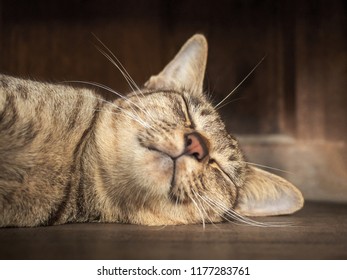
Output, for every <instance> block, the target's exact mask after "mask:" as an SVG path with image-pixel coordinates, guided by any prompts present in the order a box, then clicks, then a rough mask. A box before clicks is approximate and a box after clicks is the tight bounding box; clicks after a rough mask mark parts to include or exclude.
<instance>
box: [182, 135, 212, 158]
mask: <svg viewBox="0 0 347 280" xmlns="http://www.w3.org/2000/svg"><path fill="white" fill-rule="evenodd" d="M185 138H186V149H185V152H184V153H185V154H188V155H192V156H194V157H195V158H196V159H197V160H202V159H204V158H205V157H206V156H207V155H208V149H207V145H206V141H205V140H204V138H203V137H202V136H201V135H200V134H199V133H197V132H193V133H190V134H187V135H186V136H185Z"/></svg>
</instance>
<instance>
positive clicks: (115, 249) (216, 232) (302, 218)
mask: <svg viewBox="0 0 347 280" xmlns="http://www.w3.org/2000/svg"><path fill="white" fill-rule="evenodd" d="M257 220H261V221H264V222H284V223H290V224H292V226H286V227H276V228H271V227H268V228H262V227H253V226H244V225H234V224H229V223H226V224H216V225H207V226H206V229H205V230H204V229H203V228H202V225H189V226H169V227H164V228H161V227H146V226H136V225H126V224H70V225H62V226H53V227H41V228H20V229H16V228H6V229H0V246H1V250H0V259H347V204H328V203H312V202H310V203H307V204H306V206H305V208H304V209H303V210H302V211H300V212H298V213H297V214H295V215H292V216H282V217H267V218H263V219H257Z"/></svg>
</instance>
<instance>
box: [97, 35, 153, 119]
mask: <svg viewBox="0 0 347 280" xmlns="http://www.w3.org/2000/svg"><path fill="white" fill-rule="evenodd" d="M93 36H94V37H95V38H96V40H98V42H99V43H100V44H101V45H102V46H103V47H104V49H105V50H106V51H108V53H109V54H107V53H106V52H105V51H104V50H102V49H101V48H100V47H99V46H97V45H95V47H96V48H97V50H98V51H99V52H100V53H101V54H103V55H104V56H105V57H106V58H107V59H108V60H109V61H110V62H111V63H112V64H113V65H114V66H116V68H117V69H118V70H119V71H120V73H121V74H122V76H123V77H124V79H125V80H126V81H127V83H128V85H129V87H130V88H131V90H132V91H133V93H135V95H136V96H137V92H139V93H140V94H141V95H142V97H144V94H143V92H142V90H141V89H140V88H139V86H138V85H137V84H136V83H135V81H134V79H133V78H132V77H131V76H130V74H129V72H128V71H127V70H126V68H125V67H124V66H123V64H122V63H121V62H120V61H119V59H118V58H117V57H116V56H115V54H114V53H113V52H112V51H111V50H110V49H109V48H108V47H107V46H106V45H105V44H104V43H103V42H102V41H101V40H100V39H99V38H98V37H97V36H96V35H95V34H93ZM138 100H139V102H140V103H141V104H142V105H143V103H142V101H141V99H140V98H139V97H138ZM148 113H149V112H148ZM149 115H150V113H149ZM151 118H152V120H153V119H154V118H153V116H151Z"/></svg>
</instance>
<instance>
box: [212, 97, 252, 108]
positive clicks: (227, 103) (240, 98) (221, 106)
mask: <svg viewBox="0 0 347 280" xmlns="http://www.w3.org/2000/svg"><path fill="white" fill-rule="evenodd" d="M242 99H246V98H245V97H239V98H235V99H233V100H230V101H228V102H226V103H224V104H222V105H220V106H219V107H218V108H215V109H216V110H220V109H221V108H223V107H225V106H227V105H229V104H230V103H233V102H236V101H239V100H242Z"/></svg>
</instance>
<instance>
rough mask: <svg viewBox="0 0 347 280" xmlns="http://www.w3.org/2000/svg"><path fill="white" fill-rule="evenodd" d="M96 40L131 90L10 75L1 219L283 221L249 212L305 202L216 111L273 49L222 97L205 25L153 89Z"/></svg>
mask: <svg viewBox="0 0 347 280" xmlns="http://www.w3.org/2000/svg"><path fill="white" fill-rule="evenodd" d="M95 38H96V40H97V41H98V45H96V47H97V49H98V50H99V51H100V52H101V53H102V54H103V55H104V56H105V57H106V58H107V59H108V60H109V61H110V62H111V63H112V64H113V65H114V66H115V67H116V68H117V69H118V71H119V72H120V73H121V74H122V75H123V77H124V79H125V80H126V81H127V83H128V85H129V87H130V89H131V92H130V93H128V94H121V93H119V92H117V91H116V90H114V89H111V88H110V87H108V86H106V85H102V84H100V83H97V82H92V81H69V82H68V83H67V82H64V83H60V84H48V83H41V82H36V81H30V80H24V79H20V78H15V77H10V76H6V75H0V131H1V134H0V135H1V136H0V226H2V227H8V226H15V227H33V226H45V225H58V224H64V223H76V222H105V223H132V224H141V225H152V226H166V225H180V224H196V223H201V224H202V225H203V227H205V224H207V223H211V224H214V223H219V222H223V221H229V222H231V223H236V224H247V225H252V226H261V227H263V226H282V224H280V223H277V224H276V223H262V222H257V221H255V220H253V219H250V218H248V217H247V216H250V217H251V216H269V215H284V214H291V213H294V212H295V211H297V210H299V209H301V208H302V206H303V203H304V200H303V197H302V195H301V193H300V191H299V190H298V189H297V188H296V187H294V186H293V185H292V184H291V183H289V182H288V181H286V180H285V179H283V178H281V177H279V176H276V175H273V174H271V173H269V172H266V171H264V170H261V169H259V168H257V167H255V166H256V165H257V164H254V163H249V162H247V161H245V159H244V156H243V154H242V152H241V150H240V148H239V144H238V141H237V140H236V139H235V138H234V137H233V136H232V135H230V134H229V133H228V132H227V131H226V128H225V125H224V123H223V122H222V120H221V118H220V116H219V113H218V111H217V109H218V108H221V107H223V106H225V105H226V104H227V100H228V98H229V97H230V96H231V95H232V93H233V92H234V91H235V90H236V89H237V88H238V87H239V86H240V85H241V84H242V83H243V81H244V80H245V79H246V78H247V77H248V76H249V75H251V74H252V72H253V71H254V70H255V69H256V68H257V66H258V65H259V64H260V63H261V61H262V60H263V59H264V58H263V59H262V60H261V61H260V62H259V63H258V64H257V65H256V66H255V67H254V68H253V69H252V70H251V71H250V73H249V74H248V75H247V76H246V77H245V79H244V80H243V81H241V83H240V84H239V85H237V87H236V88H235V89H234V90H233V91H231V92H230V93H229V94H227V95H226V97H225V98H224V99H223V100H222V101H221V102H219V103H217V104H216V105H213V104H212V103H211V102H210V101H209V99H208V97H207V95H206V94H205V93H204V91H203V79H204V75H205V68H206V62H207V51H208V47H207V41H206V39H205V37H204V36H203V35H200V34H196V35H194V36H193V37H191V38H190V39H189V40H188V41H187V42H186V43H185V44H184V45H183V47H182V48H181V50H180V51H179V52H178V54H177V55H176V56H175V57H174V58H173V60H172V61H170V62H169V64H168V65H167V66H166V67H165V68H164V69H163V70H162V71H161V72H160V73H159V74H157V75H154V76H152V77H150V78H149V80H148V81H147V82H146V83H145V85H144V86H143V87H140V86H138V85H137V84H136V83H135V81H134V80H133V79H132V78H131V76H130V75H129V73H128V72H127V70H126V69H125V68H124V67H123V65H122V64H121V63H120V61H119V60H118V59H117V57H116V56H115V55H114V54H113V53H112V52H111V51H110V50H109V49H108V48H107V47H106V45H105V44H103V43H102V42H101V40H99V39H98V38H97V37H96V36H95ZM83 86H92V87H93V88H94V89H90V88H83ZM98 90H104V91H108V92H111V93H112V94H114V95H115V99H114V101H112V102H111V101H107V100H105V99H103V98H102V97H101V96H100V95H99V94H98V93H97V91H98Z"/></svg>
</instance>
